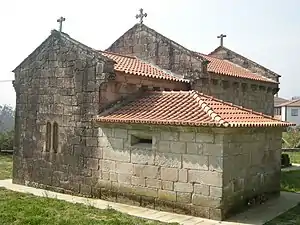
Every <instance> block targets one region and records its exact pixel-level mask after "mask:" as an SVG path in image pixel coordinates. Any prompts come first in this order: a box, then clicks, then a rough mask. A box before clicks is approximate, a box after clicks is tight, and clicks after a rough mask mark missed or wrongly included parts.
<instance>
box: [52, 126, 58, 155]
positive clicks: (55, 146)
mask: <svg viewBox="0 0 300 225" xmlns="http://www.w3.org/2000/svg"><path fill="white" fill-rule="evenodd" d="M52 141H53V152H54V153H57V150H58V124H57V123H56V122H54V123H53V139H52Z"/></svg>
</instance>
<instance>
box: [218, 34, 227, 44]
mask: <svg viewBox="0 0 300 225" xmlns="http://www.w3.org/2000/svg"><path fill="white" fill-rule="evenodd" d="M225 37H227V36H226V35H225V34H220V35H219V36H218V37H217V38H220V39H221V40H220V46H223V38H225Z"/></svg>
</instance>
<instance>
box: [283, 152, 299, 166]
mask: <svg viewBox="0 0 300 225" xmlns="http://www.w3.org/2000/svg"><path fill="white" fill-rule="evenodd" d="M283 153H286V154H288V155H289V156H290V159H291V162H292V163H299V164H300V152H283Z"/></svg>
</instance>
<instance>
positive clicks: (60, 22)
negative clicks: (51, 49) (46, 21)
mask: <svg viewBox="0 0 300 225" xmlns="http://www.w3.org/2000/svg"><path fill="white" fill-rule="evenodd" d="M64 21H66V18H64V17H62V16H61V17H60V18H59V19H57V22H58V23H59V32H61V31H62V23H63V22H64Z"/></svg>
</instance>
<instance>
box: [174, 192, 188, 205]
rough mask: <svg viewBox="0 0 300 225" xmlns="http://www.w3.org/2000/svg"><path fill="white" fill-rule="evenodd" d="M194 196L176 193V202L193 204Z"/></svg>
mask: <svg viewBox="0 0 300 225" xmlns="http://www.w3.org/2000/svg"><path fill="white" fill-rule="evenodd" d="M191 199H192V194H191V193H187V192H176V201H177V202H181V203H191Z"/></svg>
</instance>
